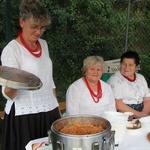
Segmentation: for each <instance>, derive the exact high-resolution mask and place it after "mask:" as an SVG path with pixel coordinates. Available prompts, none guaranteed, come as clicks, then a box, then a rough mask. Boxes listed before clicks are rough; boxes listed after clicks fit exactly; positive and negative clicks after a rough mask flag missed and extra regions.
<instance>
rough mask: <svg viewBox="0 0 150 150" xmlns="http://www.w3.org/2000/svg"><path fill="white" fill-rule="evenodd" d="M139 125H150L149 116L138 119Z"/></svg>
mask: <svg viewBox="0 0 150 150" xmlns="http://www.w3.org/2000/svg"><path fill="white" fill-rule="evenodd" d="M139 120H140V121H141V123H150V116H147V117H142V118H140V119H139Z"/></svg>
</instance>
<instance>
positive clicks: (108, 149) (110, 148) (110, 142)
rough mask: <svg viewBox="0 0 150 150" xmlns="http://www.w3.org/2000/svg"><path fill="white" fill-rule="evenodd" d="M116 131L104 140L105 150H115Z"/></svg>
mask: <svg viewBox="0 0 150 150" xmlns="http://www.w3.org/2000/svg"><path fill="white" fill-rule="evenodd" d="M114 135H115V131H111V134H110V135H109V136H107V137H105V138H104V141H103V150H114V145H115V144H114V143H115V138H114Z"/></svg>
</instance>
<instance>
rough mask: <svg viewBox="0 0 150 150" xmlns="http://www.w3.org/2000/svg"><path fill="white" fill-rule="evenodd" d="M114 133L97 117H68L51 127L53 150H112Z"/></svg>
mask: <svg viewBox="0 0 150 150" xmlns="http://www.w3.org/2000/svg"><path fill="white" fill-rule="evenodd" d="M114 134H115V132H114V131H111V124H110V122H109V121H108V120H106V119H104V118H102V117H98V116H89V115H88V116H86V115H84V116H69V117H64V118H61V119H58V120H56V121H55V122H54V123H53V124H52V126H51V134H50V137H51V142H52V147H53V150H114V145H115V143H114Z"/></svg>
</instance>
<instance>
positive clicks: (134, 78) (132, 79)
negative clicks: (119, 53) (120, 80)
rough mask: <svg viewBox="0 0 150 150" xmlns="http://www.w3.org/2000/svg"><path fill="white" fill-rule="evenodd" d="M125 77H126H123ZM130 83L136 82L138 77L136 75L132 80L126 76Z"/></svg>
mask: <svg viewBox="0 0 150 150" xmlns="http://www.w3.org/2000/svg"><path fill="white" fill-rule="evenodd" d="M123 76H124V75H123ZM124 77H125V78H126V79H127V80H128V81H130V82H134V81H135V80H136V75H135V74H134V78H133V79H131V78H129V77H127V76H124Z"/></svg>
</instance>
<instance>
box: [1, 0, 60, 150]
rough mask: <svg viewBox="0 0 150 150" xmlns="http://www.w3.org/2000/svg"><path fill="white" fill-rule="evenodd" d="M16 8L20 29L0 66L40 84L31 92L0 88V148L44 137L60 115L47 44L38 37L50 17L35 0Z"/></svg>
mask: <svg viewBox="0 0 150 150" xmlns="http://www.w3.org/2000/svg"><path fill="white" fill-rule="evenodd" d="M19 10H20V18H19V23H20V27H21V32H19V33H18V37H17V38H16V39H13V40H12V41H10V42H9V43H8V44H7V45H6V47H5V48H4V49H3V51H2V55H1V61H2V65H3V66H9V67H13V68H18V69H21V70H25V71H28V72H30V73H32V74H34V75H36V76H38V77H39V78H40V80H41V81H42V83H43V86H42V87H41V88H40V89H38V90H33V91H28V90H19V89H12V88H9V87H2V93H3V96H4V97H5V98H6V99H7V103H6V107H5V116H4V129H3V142H2V150H12V149H13V150H25V146H26V145H27V143H28V142H29V141H30V140H33V139H37V138H41V137H45V136H47V131H48V130H49V128H50V127H51V125H52V123H53V122H54V121H55V120H57V119H59V118H60V117H61V114H60V111H59V108H58V102H57V99H56V92H55V88H56V87H55V84H54V81H53V68H52V61H51V59H50V56H49V51H48V45H47V42H46V41H45V40H43V39H41V38H40V37H41V36H42V34H43V33H44V31H45V30H46V27H47V26H48V25H49V24H50V23H51V20H50V17H49V15H48V13H47V11H46V10H45V8H44V7H43V6H42V5H41V4H40V2H39V1H38V0H22V1H21V4H20V7H19ZM8 143H9V144H8Z"/></svg>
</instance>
